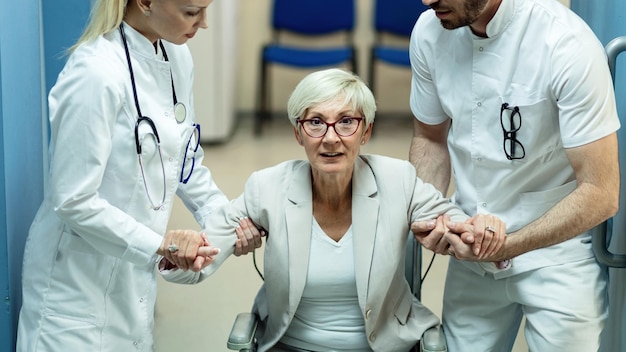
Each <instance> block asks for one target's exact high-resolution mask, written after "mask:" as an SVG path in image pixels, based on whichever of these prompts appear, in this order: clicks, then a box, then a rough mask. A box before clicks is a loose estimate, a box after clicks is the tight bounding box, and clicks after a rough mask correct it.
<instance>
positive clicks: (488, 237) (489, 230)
mask: <svg viewBox="0 0 626 352" xmlns="http://www.w3.org/2000/svg"><path fill="white" fill-rule="evenodd" d="M466 223H467V224H471V225H473V230H472V232H473V234H474V238H475V241H474V246H473V253H474V255H476V256H477V257H478V259H483V258H487V257H490V256H492V255H493V254H495V253H496V252H498V251H499V250H500V248H502V245H504V241H505V239H506V224H505V223H504V221H502V220H500V219H499V218H498V217H496V216H494V215H491V214H477V215H475V216H473V217H471V218H470V219H468V220H467V222H466Z"/></svg>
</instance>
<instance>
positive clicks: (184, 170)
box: [135, 116, 200, 210]
mask: <svg viewBox="0 0 626 352" xmlns="http://www.w3.org/2000/svg"><path fill="white" fill-rule="evenodd" d="M141 124H147V125H148V127H149V130H148V131H147V132H146V133H143V134H141V137H140V131H139V130H140V126H141ZM148 139H149V140H152V141H153V142H154V144H155V146H156V151H157V153H158V154H159V161H160V162H161V173H162V176H163V192H162V194H163V196H162V197H161V201H160V202H159V203H156V202H155V201H154V200H153V198H152V195H151V193H150V190H149V189H148V182H147V181H146V172H145V166H144V163H143V157H142V145H143V143H144V142H145V141H146V140H148ZM199 146H200V125H199V124H194V125H193V132H192V133H191V135H190V136H189V141H187V148H186V149H185V157H184V159H183V163H182V164H183V165H182V167H181V171H180V179H179V181H180V182H182V183H187V182H188V181H189V178H191V174H192V173H193V169H194V166H195V164H196V158H195V156H196V152H197V151H198V148H199ZM135 147H136V149H137V158H138V159H139V167H140V169H141V177H142V178H143V185H144V188H145V190H146V195H147V196H148V201H149V202H150V206H151V207H152V209H153V210H160V209H161V208H162V207H163V204H165V195H166V189H167V185H166V179H165V166H164V163H163V154H162V153H161V138H160V137H159V132H158V131H157V128H156V125H155V124H154V121H152V119H151V118H149V117H147V116H142V117H140V118H138V119H137V122H135ZM189 161H191V163H189Z"/></svg>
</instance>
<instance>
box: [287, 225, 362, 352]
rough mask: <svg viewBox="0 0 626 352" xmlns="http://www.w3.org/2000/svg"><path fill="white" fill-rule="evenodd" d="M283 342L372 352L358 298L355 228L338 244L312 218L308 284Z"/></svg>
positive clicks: (335, 349)
mask: <svg viewBox="0 0 626 352" xmlns="http://www.w3.org/2000/svg"><path fill="white" fill-rule="evenodd" d="M280 341H281V342H282V343H284V344H287V345H290V346H293V347H297V348H302V349H306V350H311V351H330V350H332V351H370V348H369V345H368V343H367V338H366V336H365V322H364V320H363V314H362V313H361V310H360V308H359V302H358V298H357V290H356V279H355V274H354V245H353V236H352V227H350V228H349V229H348V231H347V232H346V233H345V235H344V236H343V237H342V238H341V239H340V240H339V242H335V241H334V240H333V239H331V238H330V237H328V236H327V235H326V233H324V231H323V230H322V228H321V227H320V225H319V224H318V223H317V221H315V218H314V219H313V229H312V237H311V255H310V259H309V268H308V272H307V277H306V285H305V287H304V291H303V293H302V299H301V300H300V304H299V305H298V309H297V310H296V313H295V315H294V317H293V320H291V324H289V328H288V329H287V331H286V332H285V335H283V337H282V338H281V339H280Z"/></svg>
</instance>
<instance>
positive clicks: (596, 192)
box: [410, 0, 620, 352]
mask: <svg viewBox="0 0 626 352" xmlns="http://www.w3.org/2000/svg"><path fill="white" fill-rule="evenodd" d="M423 3H424V4H426V5H429V6H430V7H431V8H432V10H429V11H426V12H425V13H424V14H422V15H421V17H420V18H419V20H418V21H417V23H416V25H415V28H414V30H413V35H412V39H411V64H412V70H413V75H412V77H413V78H412V89H411V108H412V112H413V114H414V115H415V117H416V119H415V122H414V126H415V127H414V137H413V139H412V142H411V151H410V159H411V161H412V163H413V164H414V165H415V167H416V169H417V174H418V176H419V177H421V178H422V179H423V180H424V181H426V182H430V183H432V184H434V185H436V186H437V187H438V188H439V190H441V191H442V192H446V191H447V189H448V186H449V183H450V174H451V167H452V170H454V180H455V185H456V191H455V194H454V200H455V201H456V203H457V204H458V205H459V206H460V207H461V208H462V209H463V210H464V211H465V213H467V214H470V215H473V214H476V213H491V214H494V215H496V216H498V217H500V218H501V219H503V220H504V221H505V222H506V224H507V233H508V236H507V239H506V241H505V244H504V246H503V247H502V248H501V250H499V251H498V252H497V253H496V254H494V255H491V256H486V257H476V256H474V255H473V254H472V253H471V252H470V251H469V250H468V248H467V247H466V246H464V244H463V243H462V242H461V241H460V240H458V239H456V238H454V237H450V236H446V237H442V234H443V231H442V230H441V229H442V228H443V227H442V222H443V220H439V221H438V222H437V223H435V224H430V226H429V224H428V223H422V227H421V228H417V227H415V228H414V230H415V231H418V232H419V231H422V232H423V233H422V234H420V235H418V239H419V240H420V242H421V243H422V244H423V245H424V246H425V247H427V248H430V249H433V250H435V251H436V252H438V253H445V252H447V253H449V254H451V255H454V258H452V259H451V260H450V265H449V269H448V274H447V277H446V287H445V293H444V307H443V323H444V329H445V331H446V337H447V342H448V345H449V350H450V351H498V352H500V351H510V350H511V348H512V346H513V343H514V340H515V337H516V335H517V330H518V328H519V324H520V322H521V319H522V317H523V316H525V318H526V327H525V337H526V340H527V343H528V346H529V348H530V350H531V351H596V350H597V349H598V345H599V341H600V338H599V337H600V333H601V331H602V328H603V326H604V322H605V319H606V317H607V301H606V274H605V272H604V271H603V270H602V268H601V267H600V265H599V264H598V263H597V262H596V260H595V258H594V255H593V252H592V249H591V234H590V233H589V230H590V229H591V228H593V227H594V226H596V225H597V224H599V223H601V222H602V221H604V220H606V219H607V218H609V217H611V216H613V215H614V214H615V213H616V211H617V207H618V194H619V167H618V158H617V138H616V133H615V132H616V130H617V129H618V128H619V126H620V124H619V120H618V117H617V112H616V107H615V97H614V92H613V87H612V82H611V76H610V73H609V69H608V65H607V63H606V62H607V60H606V57H605V53H604V50H603V47H602V45H601V43H600V42H599V41H598V39H597V38H596V37H595V36H594V34H593V33H592V31H591V30H590V29H589V27H588V26H587V25H586V24H585V23H584V22H583V21H582V20H581V19H580V18H579V17H577V16H576V15H575V14H574V13H573V12H571V11H570V10H569V9H567V8H566V7H564V6H563V5H561V4H560V3H558V2H557V1H556V0H440V1H435V0H423ZM505 260H506V262H503V261H505ZM493 263H497V264H503V265H493Z"/></svg>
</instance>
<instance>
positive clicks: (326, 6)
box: [272, 0, 355, 35]
mask: <svg viewBox="0 0 626 352" xmlns="http://www.w3.org/2000/svg"><path fill="white" fill-rule="evenodd" d="M354 18H355V0H274V5H273V9H272V26H273V28H274V29H276V30H286V31H290V32H294V33H298V34H306V35H322V34H330V33H333V32H339V31H348V32H350V31H352V30H353V29H354V22H355V19H354Z"/></svg>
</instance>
